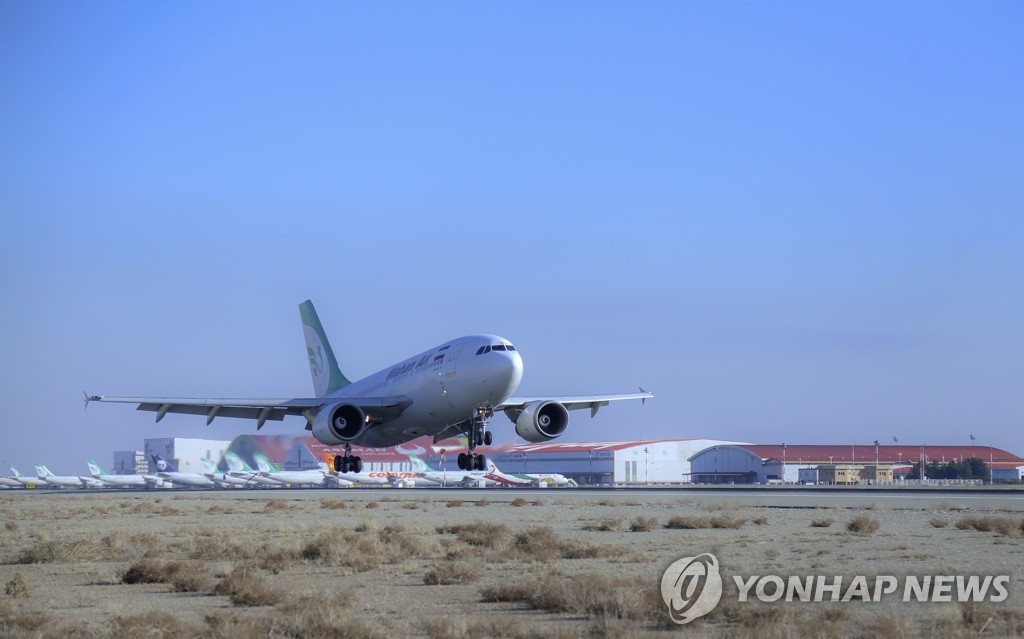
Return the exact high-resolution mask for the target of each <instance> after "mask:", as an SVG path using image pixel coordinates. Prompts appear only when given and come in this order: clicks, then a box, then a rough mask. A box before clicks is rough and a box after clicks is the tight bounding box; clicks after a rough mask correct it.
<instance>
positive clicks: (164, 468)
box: [150, 453, 178, 473]
mask: <svg viewBox="0 0 1024 639" xmlns="http://www.w3.org/2000/svg"><path fill="white" fill-rule="evenodd" d="M150 457H152V458H153V463H154V464H155V465H156V469H157V471H158V472H161V473H176V472H178V469H177V468H175V467H174V464H172V463H171V462H169V461H167V460H166V459H164V458H163V457H161V456H160V455H157V454H156V453H153V454H152V455H150Z"/></svg>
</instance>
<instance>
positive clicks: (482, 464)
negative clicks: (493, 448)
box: [475, 455, 487, 470]
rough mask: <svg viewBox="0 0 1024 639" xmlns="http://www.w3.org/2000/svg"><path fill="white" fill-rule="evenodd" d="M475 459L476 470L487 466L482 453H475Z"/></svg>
mask: <svg viewBox="0 0 1024 639" xmlns="http://www.w3.org/2000/svg"><path fill="white" fill-rule="evenodd" d="M475 461H476V464H475V466H476V470H484V469H486V468H487V458H486V457H484V456H483V455H477V456H476V460H475Z"/></svg>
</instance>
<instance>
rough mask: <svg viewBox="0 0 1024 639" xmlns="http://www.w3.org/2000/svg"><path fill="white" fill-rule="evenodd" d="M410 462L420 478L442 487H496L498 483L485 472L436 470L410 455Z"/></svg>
mask: <svg viewBox="0 0 1024 639" xmlns="http://www.w3.org/2000/svg"><path fill="white" fill-rule="evenodd" d="M409 462H410V463H411V464H412V470H413V472H414V473H416V474H417V475H418V476H419V477H420V478H422V479H425V480H426V481H429V482H431V483H433V484H438V485H440V486H479V485H480V482H484V485H486V486H495V485H497V483H498V482H497V481H496V480H495V479H492V478H489V477H488V476H487V471H483V470H434V469H433V468H431V467H430V466H429V465H427V462H425V461H423V460H422V459H420V458H419V457H417V456H416V455H409ZM488 463H490V462H488Z"/></svg>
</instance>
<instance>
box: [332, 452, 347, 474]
mask: <svg viewBox="0 0 1024 639" xmlns="http://www.w3.org/2000/svg"><path fill="white" fill-rule="evenodd" d="M344 460H345V458H344V457H342V456H341V455H336V456H335V457H334V472H336V473H342V472H345V471H343V470H342V468H344V467H345V461H344Z"/></svg>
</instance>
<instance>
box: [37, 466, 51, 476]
mask: <svg viewBox="0 0 1024 639" xmlns="http://www.w3.org/2000/svg"><path fill="white" fill-rule="evenodd" d="M36 477H38V478H40V479H46V478H47V477H53V473H51V472H50V471H49V469H48V468H47V467H46V466H43V465H42V464H36Z"/></svg>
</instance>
